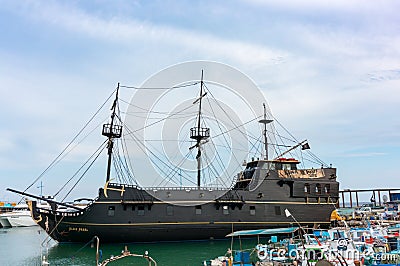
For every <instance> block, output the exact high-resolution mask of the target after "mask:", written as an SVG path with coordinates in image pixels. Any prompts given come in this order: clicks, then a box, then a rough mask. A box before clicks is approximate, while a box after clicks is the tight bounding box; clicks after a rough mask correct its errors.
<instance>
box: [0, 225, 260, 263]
mask: <svg viewBox="0 0 400 266" xmlns="http://www.w3.org/2000/svg"><path fill="white" fill-rule="evenodd" d="M46 238H47V234H46V233H45V232H44V231H43V230H42V229H40V228H39V227H38V226H34V227H25V228H22V227H21V228H0V265H2V266H8V265H10V266H11V265H13V266H19V265H41V254H43V255H46V256H47V257H48V261H49V262H50V266H53V265H88V266H89V265H91V266H94V265H96V249H95V247H91V245H90V244H88V245H86V246H85V244H57V243H55V242H54V241H50V243H49V245H46V244H44V245H43V247H42V245H41V244H42V243H43V241H44V240H45V239H46ZM100 241H101V240H100ZM256 242H257V240H256V239H252V240H246V241H243V242H241V243H239V242H238V241H234V243H233V245H234V246H233V247H234V248H239V245H240V244H241V245H242V247H254V246H255V245H256ZM230 245H231V241H230V239H226V240H213V241H189V242H163V243H132V244H128V245H127V246H128V249H129V251H131V253H136V254H144V252H145V251H148V252H149V255H150V256H151V257H152V258H153V259H154V260H156V261H157V265H158V266H196V265H198V266H200V265H202V261H203V260H205V259H211V258H215V257H217V256H221V255H224V254H225V252H226V251H227V249H228V248H229V247H230ZM100 249H101V250H102V253H103V256H102V257H103V260H105V259H107V258H109V257H110V256H111V255H119V254H120V253H121V251H122V250H123V249H124V244H104V245H100ZM109 265H139V266H141V265H146V266H147V265H148V262H147V261H145V260H144V259H142V258H131V257H129V258H124V259H122V260H120V261H117V262H112V263H110V264H109Z"/></svg>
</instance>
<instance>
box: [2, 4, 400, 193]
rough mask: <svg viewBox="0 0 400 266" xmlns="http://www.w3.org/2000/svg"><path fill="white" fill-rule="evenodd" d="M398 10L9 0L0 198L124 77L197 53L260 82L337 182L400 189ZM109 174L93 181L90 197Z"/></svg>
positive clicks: (44, 161)
mask: <svg viewBox="0 0 400 266" xmlns="http://www.w3.org/2000/svg"><path fill="white" fill-rule="evenodd" d="M399 9H400V3H399V2H398V1H394V0H393V1H361V0H347V1H342V0H339V1H334V2H329V3H328V2H327V1H319V0H310V1H305V0H297V1H289V0H283V1H261V0H242V1H122V0H120V1H11V0H10V1H7V0H4V1H1V4H0V92H1V98H0V113H1V122H2V123H1V125H0V169H1V176H0V200H7V199H13V197H14V196H13V195H12V194H10V193H8V192H5V188H7V187H14V188H17V189H24V188H25V187H26V186H27V185H28V184H29V183H30V182H31V181H32V180H34V178H36V177H37V176H38V175H39V174H40V173H41V172H42V171H43V170H44V169H45V168H46V167H47V165H48V164H49V163H50V162H51V160H52V159H53V158H54V157H55V156H57V155H58V153H59V152H60V151H61V150H62V148H63V147H64V146H65V145H66V143H68V141H69V140H70V139H71V138H72V137H73V136H74V134H75V133H76V132H77V130H79V129H80V128H81V127H82V125H83V124H84V122H85V121H86V120H87V118H88V117H89V116H90V114H92V113H93V112H94V110H96V108H97V107H98V106H99V105H100V103H102V102H103V100H104V99H105V98H106V97H108V96H109V94H110V92H111V91H112V90H113V89H114V88H115V86H116V84H117V82H121V83H123V84H129V85H136V86H138V85H140V84H141V83H142V82H143V81H145V80H146V79H147V78H148V77H149V76H151V75H152V74H154V73H156V72H157V71H159V70H161V69H163V68H165V67H168V66H170V65H173V64H177V63H180V62H185V61H191V60H211V61H218V62H222V63H225V64H228V65H231V66H233V67H235V68H237V69H239V70H241V71H242V72H244V73H245V74H247V75H248V76H249V77H250V78H252V79H253V81H254V82H255V83H256V84H258V85H259V87H260V89H261V90H262V91H263V93H264V95H265V97H266V99H267V100H268V103H269V105H270V107H271V109H272V111H273V113H274V115H275V116H276V117H278V118H279V120H280V122H281V123H283V124H284V125H285V126H286V128H288V129H290V130H291V132H292V133H293V134H294V135H295V136H298V137H299V138H300V139H303V138H307V139H308V140H309V142H310V145H311V147H312V148H313V151H314V153H316V154H317V155H319V157H321V158H322V159H323V160H324V161H325V162H327V163H332V164H333V166H335V167H337V168H338V176H339V181H340V182H341V188H373V187H380V188H387V187H400V184H399V181H398V170H397V164H398V163H399V162H400V151H399V150H400V149H399V148H400V120H399V115H400V108H399V104H400V86H399V85H400V26H399V25H400V17H399V16H398V10H399ZM89 148H90V147H88V149H89ZM61 176H62V175H61V174H60V176H53V177H52V178H53V179H52V180H47V181H46V182H45V188H44V191H45V193H46V192H47V193H48V194H50V193H52V192H53V191H55V190H56V189H57V187H58V186H59V183H61V182H62V177H61ZM103 182H104V178H103V176H100V177H98V180H97V181H94V182H92V186H95V187H94V188H93V187H91V186H90V185H89V186H88V185H87V184H86V185H85V187H90V188H88V189H87V191H91V192H90V193H92V194H93V193H94V195H95V194H96V191H97V187H98V186H102V185H103ZM35 189H36V191H35ZM31 191H32V192H36V193H37V191H38V189H37V188H34V189H33V190H31Z"/></svg>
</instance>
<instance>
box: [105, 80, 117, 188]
mask: <svg viewBox="0 0 400 266" xmlns="http://www.w3.org/2000/svg"><path fill="white" fill-rule="evenodd" d="M118 92H119V83H118V86H117V91H116V93H115V99H114V103H113V105H112V107H111V111H112V112H111V122H110V123H109V124H104V125H103V131H102V134H103V136H106V137H107V138H108V144H107V148H108V152H107V154H108V162H107V175H106V182H108V181H110V175H111V159H112V151H113V147H114V139H115V138H120V137H121V133H122V126H121V125H115V115H116V109H117V105H118Z"/></svg>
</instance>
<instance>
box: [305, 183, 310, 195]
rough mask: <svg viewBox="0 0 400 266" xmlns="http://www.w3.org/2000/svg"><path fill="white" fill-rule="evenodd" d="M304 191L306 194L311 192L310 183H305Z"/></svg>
mask: <svg viewBox="0 0 400 266" xmlns="http://www.w3.org/2000/svg"><path fill="white" fill-rule="evenodd" d="M304 193H305V194H310V184H308V183H306V184H305V185H304Z"/></svg>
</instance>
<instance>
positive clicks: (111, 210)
mask: <svg viewBox="0 0 400 266" xmlns="http://www.w3.org/2000/svg"><path fill="white" fill-rule="evenodd" d="M107 215H108V216H114V215H115V206H108V211H107Z"/></svg>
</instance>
